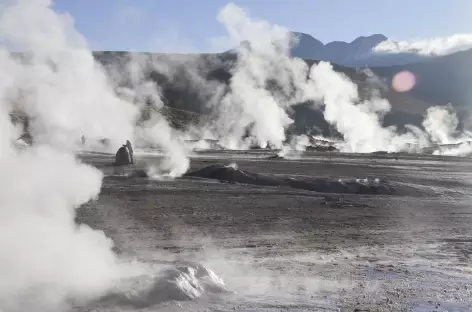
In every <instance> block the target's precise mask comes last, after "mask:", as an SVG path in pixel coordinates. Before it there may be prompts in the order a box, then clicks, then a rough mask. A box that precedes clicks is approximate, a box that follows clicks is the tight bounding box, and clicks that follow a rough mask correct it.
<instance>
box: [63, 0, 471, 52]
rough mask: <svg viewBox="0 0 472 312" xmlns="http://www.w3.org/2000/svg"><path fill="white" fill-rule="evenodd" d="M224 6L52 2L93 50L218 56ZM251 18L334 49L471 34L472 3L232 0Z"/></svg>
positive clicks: (156, 0)
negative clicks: (364, 40)
mask: <svg viewBox="0 0 472 312" xmlns="http://www.w3.org/2000/svg"><path fill="white" fill-rule="evenodd" d="M228 2H229V1H224V0H54V9H55V10H56V11H59V12H68V13H69V14H70V15H71V16H72V17H73V18H74V19H75V23H76V28H77V29H78V30H79V31H80V32H81V33H82V34H83V35H84V36H85V37H86V38H87V40H88V41H89V44H90V46H91V47H92V48H93V49H95V50H136V51H160V52H166V51H167V52H168V51H174V52H192V51H210V50H215V49H218V48H217V47H215V46H213V45H212V44H211V42H212V41H211V39H212V38H215V37H219V36H224V35H225V34H226V32H225V29H224V27H223V26H222V25H221V24H220V23H219V22H218V21H217V18H216V16H217V14H218V11H219V9H220V8H221V7H223V6H224V5H225V4H226V3H228ZM232 2H233V3H235V4H237V5H238V6H240V7H243V8H245V9H247V11H248V12H249V14H250V15H251V16H253V17H257V18H260V19H265V20H268V21H270V22H271V23H275V24H279V25H282V26H285V27H287V28H289V29H291V30H294V31H301V32H305V33H308V34H311V35H313V36H314V37H315V38H317V39H319V40H321V41H323V42H329V41H333V40H345V41H351V40H353V39H354V38H356V37H358V36H361V35H369V34H373V33H382V34H384V35H386V36H388V37H390V38H391V39H395V40H409V39H419V38H429V37H438V36H441V37H442V36H449V35H452V34H455V33H472V1H471V0H234V1H232Z"/></svg>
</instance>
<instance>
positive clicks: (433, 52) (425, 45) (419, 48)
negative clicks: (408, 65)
mask: <svg viewBox="0 0 472 312" xmlns="http://www.w3.org/2000/svg"><path fill="white" fill-rule="evenodd" d="M471 48H472V34H455V35H452V36H449V37H437V38H428V39H419V40H412V41H394V40H385V41H383V42H381V43H380V44H379V45H377V46H376V47H375V48H374V52H378V53H415V54H418V55H422V56H441V55H447V54H451V53H454V52H459V51H464V50H468V49H471Z"/></svg>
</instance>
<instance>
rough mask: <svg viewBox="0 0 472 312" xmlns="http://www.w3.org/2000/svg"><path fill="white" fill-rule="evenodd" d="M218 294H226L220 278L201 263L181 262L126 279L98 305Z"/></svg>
mask: <svg viewBox="0 0 472 312" xmlns="http://www.w3.org/2000/svg"><path fill="white" fill-rule="evenodd" d="M219 293H229V291H228V290H227V289H226V286H225V284H224V282H223V280H222V279H221V278H219V277H218V276H217V275H216V274H215V273H214V272H213V271H211V270H210V269H208V268H206V267H205V266H203V265H201V264H198V263H188V262H184V263H179V264H177V265H176V266H175V267H171V268H167V269H165V270H163V271H161V272H159V273H158V274H157V275H153V276H152V275H146V276H139V277H135V278H133V279H131V280H129V281H127V283H126V284H125V285H120V287H119V289H117V290H116V291H114V292H113V293H112V294H110V295H108V296H107V297H106V298H103V299H102V300H101V302H100V305H102V304H105V305H107V306H117V305H119V306H131V307H133V308H146V307H150V306H154V305H159V304H162V303H165V302H169V301H189V300H196V299H198V298H200V297H203V296H208V295H211V294H219Z"/></svg>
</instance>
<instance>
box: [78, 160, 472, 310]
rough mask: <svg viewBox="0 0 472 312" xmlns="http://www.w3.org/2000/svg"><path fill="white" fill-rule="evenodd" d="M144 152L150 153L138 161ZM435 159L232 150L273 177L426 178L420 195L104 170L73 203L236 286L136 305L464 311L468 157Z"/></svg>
mask: <svg viewBox="0 0 472 312" xmlns="http://www.w3.org/2000/svg"><path fill="white" fill-rule="evenodd" d="M86 161H87V160H86ZM153 161H156V162H157V161H158V160H153V159H146V160H141V162H140V163H141V164H144V163H146V164H147V163H149V162H151V163H152V162H153ZM224 161H225V162H226V163H231V162H233V161H234V159H228V158H225V159H224ZM428 161H429V162H434V160H433V161H432V160H430V159H428ZM93 162H96V160H94V161H93ZM217 162H222V161H221V160H217V161H215V160H214V159H213V158H212V159H205V158H203V157H200V158H197V159H193V160H192V171H191V172H198V170H200V169H202V168H205V167H208V165H211V164H212V163H213V164H214V163H217ZM439 162H441V163H442V164H441V165H438V164H435V163H432V164H431V163H430V164H429V166H432V167H435V168H436V169H437V170H436V171H435V173H434V174H431V172H428V171H425V170H420V169H418V165H417V164H418V160H417V159H416V160H414V161H412V163H411V164H409V163H408V162H407V161H404V163H403V164H402V168H398V167H393V168H389V167H388V166H387V165H386V164H384V163H381V160H379V161H378V163H377V164H376V165H372V163H371V160H370V159H366V160H365V163H364V164H361V165H359V159H357V163H356V165H355V166H352V165H351V164H349V159H344V160H343V161H342V162H341V164H337V165H336V164H335V163H331V164H329V165H326V164H325V163H323V162H321V161H318V162H317V161H312V160H310V161H308V162H304V161H303V159H302V160H299V161H282V160H277V161H273V162H271V161H267V160H266V161H253V160H244V159H238V160H237V163H238V166H239V168H245V169H244V171H245V172H246V171H247V172H250V173H257V174H261V175H263V176H273V177H276V180H277V181H280V179H281V180H282V181H285V180H284V179H286V177H287V176H292V177H295V178H296V179H304V177H307V176H308V177H321V178H322V179H324V180H330V181H337V179H346V180H350V181H355V180H356V179H364V178H368V179H370V180H375V179H376V178H377V179H379V180H381V181H401V183H403V184H404V185H407V186H409V187H411V186H413V189H415V190H420V191H418V192H421V190H427V192H426V191H424V192H423V194H426V195H425V196H417V194H411V193H410V194H407V193H400V194H398V193H397V194H395V196H392V194H374V195H372V194H349V193H323V192H316V191H313V190H306V189H303V188H294V187H290V185H289V186H287V185H285V186H284V185H282V186H280V185H275V186H274V185H270V184H269V185H255V184H254V183H240V182H239V183H221V182H219V181H218V180H219V179H217V180H215V179H208V177H204V178H201V177H186V178H182V179H177V180H173V181H153V180H149V179H146V178H142V177H123V176H118V175H111V176H109V177H106V178H105V180H104V185H103V190H102V194H101V197H100V199H99V200H98V201H96V202H94V203H90V204H89V205H88V206H87V207H84V208H81V209H80V210H79V216H78V220H79V221H80V222H86V223H88V224H91V225H92V226H93V227H96V228H101V229H103V230H104V231H105V232H106V233H107V234H108V235H109V236H110V237H112V238H113V240H114V241H115V243H116V249H117V250H118V251H119V252H120V254H124V255H134V256H137V257H138V258H139V259H141V261H156V260H162V258H170V259H175V258H179V259H191V260H194V261H196V262H198V263H203V264H205V266H206V267H208V268H210V269H211V270H213V271H214V272H215V274H217V275H218V276H219V277H221V278H222V279H223V280H224V281H225V283H226V286H227V287H228V289H230V290H234V291H235V292H236V294H231V295H229V294H226V295H222V294H216V295H215V294H213V295H211V294H210V295H209V296H206V297H205V298H204V299H196V300H190V301H179V300H177V301H175V300H174V301H172V302H170V301H169V302H166V303H159V304H157V305H153V306H149V307H143V308H140V309H141V310H143V311H148V310H149V311H151V310H152V311H155V310H166V311H169V310H171V311H176V310H181V311H196V310H205V311H211V310H218V311H222V310H231V309H233V310H240V311H242V310H244V311H280V310H290V311H355V310H356V309H357V310H358V311H427V309H430V310H431V311H444V310H445V309H449V310H448V311H455V310H454V309H453V308H457V310H456V311H468V310H467V309H469V310H470V309H471V307H472V302H471V299H470V298H471V293H470V285H472V278H471V275H470V274H471V273H472V272H471V270H470V258H469V254H470V250H471V246H470V241H469V240H470V237H469V236H470V224H471V221H472V218H471V216H472V210H471V209H470V199H469V198H470V197H469V189H470V183H468V181H469V180H468V179H469V175H468V168H469V167H470V165H469V163H467V162H464V161H463V160H462V159H461V161H460V162H458V163H457V162H452V161H451V163H450V165H448V163H447V162H443V161H442V160H438V163H439ZM97 163H100V164H104V163H105V161H104V160H103V159H102V160H99V161H98V162H97ZM137 167H139V165H138V166H135V167H132V168H127V169H126V170H127V171H128V172H133V171H134V170H136V169H139V168H137ZM249 176H250V175H249ZM300 177H302V178H300ZM244 178H246V177H244ZM448 180H456V181H461V183H459V184H458V183H451V184H450V185H449V184H448V183H447V181H448ZM109 308H110V307H109ZM102 309H103V310H104V311H105V310H106V309H107V308H106V307H104V308H102ZM425 309H426V310H425ZM435 309H436V310H435ZM441 309H443V310H441ZM110 310H113V309H111V308H110ZM132 310H133V311H134V310H136V309H132Z"/></svg>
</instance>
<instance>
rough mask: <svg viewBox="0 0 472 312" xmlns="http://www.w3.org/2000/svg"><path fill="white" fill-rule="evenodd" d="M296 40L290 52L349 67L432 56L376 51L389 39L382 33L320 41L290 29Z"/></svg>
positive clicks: (393, 63) (399, 61)
mask: <svg viewBox="0 0 472 312" xmlns="http://www.w3.org/2000/svg"><path fill="white" fill-rule="evenodd" d="M292 35H293V36H294V37H295V38H296V39H297V40H295V41H296V42H295V43H294V44H293V45H292V47H291V55H292V56H294V57H299V58H303V59H310V60H322V61H329V62H332V63H336V64H339V65H343V66H348V67H384V66H396V65H406V64H410V63H415V62H418V61H422V60H426V59H431V58H434V57H433V56H426V55H420V54H418V53H417V51H413V50H412V51H411V52H403V53H388V52H380V51H375V48H376V47H377V46H378V45H379V44H381V43H382V42H386V41H391V43H393V44H396V42H395V41H392V40H390V39H389V38H388V37H387V36H385V35H382V34H373V35H370V36H361V37H358V38H356V39H354V40H353V41H351V42H345V41H332V42H329V43H327V44H323V43H322V42H321V41H320V40H318V39H316V38H314V37H313V36H311V35H308V34H306V33H301V32H292Z"/></svg>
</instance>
